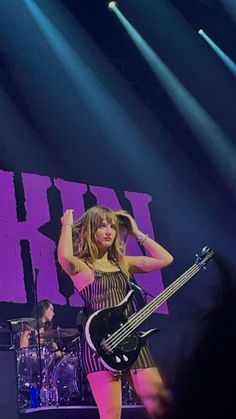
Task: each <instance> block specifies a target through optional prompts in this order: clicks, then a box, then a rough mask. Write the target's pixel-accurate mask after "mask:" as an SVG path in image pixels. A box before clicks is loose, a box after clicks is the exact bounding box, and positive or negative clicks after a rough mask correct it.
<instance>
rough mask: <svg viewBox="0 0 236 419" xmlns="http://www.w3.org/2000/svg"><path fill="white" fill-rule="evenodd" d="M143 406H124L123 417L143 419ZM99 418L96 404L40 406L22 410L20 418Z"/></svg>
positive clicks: (124, 418) (126, 418)
mask: <svg viewBox="0 0 236 419" xmlns="http://www.w3.org/2000/svg"><path fill="white" fill-rule="evenodd" d="M145 414H146V413H145V409H144V407H143V406H133V405H132V406H127V405H126V406H123V407H122V419H143V418H144V417H145ZM49 418H50V419H62V418H63V419H72V418H77V419H99V414H98V410H97V408H96V407H95V406H59V407H47V408H46V407H39V408H35V409H25V410H24V411H22V412H20V415H19V419H49Z"/></svg>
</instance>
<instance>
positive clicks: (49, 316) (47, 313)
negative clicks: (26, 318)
mask: <svg viewBox="0 0 236 419" xmlns="http://www.w3.org/2000/svg"><path fill="white" fill-rule="evenodd" d="M54 315H55V313H54V307H53V305H52V304H50V305H49V307H48V308H46V310H45V312H44V316H43V317H44V319H45V321H47V322H51V321H52V319H53V317H54Z"/></svg>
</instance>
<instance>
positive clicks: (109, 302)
mask: <svg viewBox="0 0 236 419" xmlns="http://www.w3.org/2000/svg"><path fill="white" fill-rule="evenodd" d="M127 292H128V281H127V279H126V277H125V276H124V274H123V273H122V272H121V271H120V270H119V271H115V272H103V271H98V270H96V271H95V279H94V281H93V282H92V283H91V284H89V285H88V286H86V287H85V288H84V289H83V290H81V291H80V292H79V294H80V296H81V297H82V299H83V300H84V302H85V306H86V308H87V309H88V312H89V314H91V313H93V312H94V311H96V310H100V309H102V308H109V307H113V306H115V305H117V304H119V303H120V302H121V301H122V300H123V299H124V298H125V296H126V295H127ZM129 309H130V310H131V313H132V312H133V308H132V307H131V305H130V308H129ZM81 352H82V358H81V361H82V365H81V366H82V369H83V371H84V373H85V374H89V373H91V372H96V371H106V367H105V366H104V365H103V364H102V362H101V361H100V360H99V358H98V357H95V356H94V351H93V350H92V349H91V348H90V346H89V345H88V343H87V341H86V339H85V336H83V338H82V342H81ZM155 365H156V364H155V361H154V360H153V358H152V356H151V354H150V351H149V348H148V347H147V346H143V347H142V349H141V351H140V353H139V356H138V358H137V359H136V361H135V363H134V364H133V365H132V369H138V368H148V367H154V366H155Z"/></svg>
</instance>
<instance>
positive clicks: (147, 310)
mask: <svg viewBox="0 0 236 419" xmlns="http://www.w3.org/2000/svg"><path fill="white" fill-rule="evenodd" d="M200 269H201V266H199V265H197V264H196V263H195V264H194V265H192V266H191V267H190V268H189V269H188V270H187V271H186V272H184V273H183V274H182V275H181V276H179V277H178V278H177V279H176V280H175V281H174V282H173V283H172V284H170V285H169V286H168V287H167V288H166V289H165V290H164V291H162V292H161V294H159V295H158V296H157V297H155V298H154V299H153V300H152V301H151V302H150V303H148V304H147V305H146V306H145V307H143V308H142V309H141V310H140V311H138V312H137V313H134V314H133V315H132V316H131V317H130V318H129V321H128V323H132V325H133V330H135V329H136V328H137V327H138V326H139V325H140V324H142V323H143V322H144V321H145V320H146V319H147V318H148V317H149V316H150V315H151V314H152V313H153V312H154V311H155V310H156V309H157V308H158V307H160V306H161V305H162V304H163V303H164V302H165V301H167V300H168V299H169V298H170V297H171V296H172V295H173V294H175V292H176V291H178V290H179V289H180V288H181V287H182V286H183V285H184V284H185V283H186V282H188V281H189V280H190V279H191V278H192V277H193V276H194V275H195V274H196V273H197V272H198V271H199V270H200Z"/></svg>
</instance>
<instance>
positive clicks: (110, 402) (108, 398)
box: [87, 371, 122, 419]
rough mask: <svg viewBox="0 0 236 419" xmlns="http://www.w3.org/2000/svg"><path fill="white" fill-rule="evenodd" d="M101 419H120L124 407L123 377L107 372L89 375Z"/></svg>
mask: <svg viewBox="0 0 236 419" xmlns="http://www.w3.org/2000/svg"><path fill="white" fill-rule="evenodd" d="M87 377H88V380H89V384H90V387H91V390H92V393H93V397H94V399H95V402H96V404H97V407H98V410H99V415H100V419H120V417H121V406H122V401H121V400H122V392H121V377H120V376H119V377H116V376H114V375H112V374H111V373H109V372H107V371H98V372H93V373H90V374H88V376H87Z"/></svg>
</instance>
